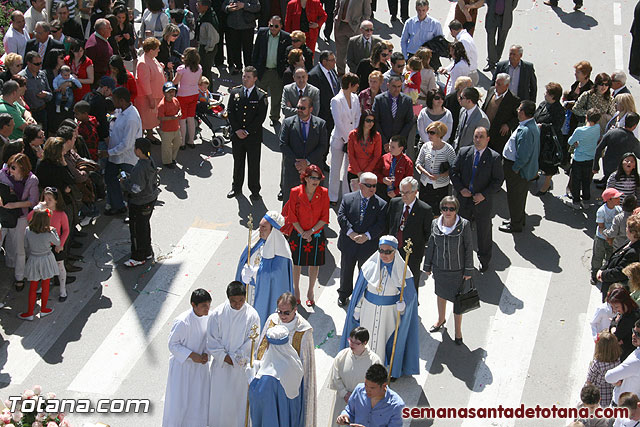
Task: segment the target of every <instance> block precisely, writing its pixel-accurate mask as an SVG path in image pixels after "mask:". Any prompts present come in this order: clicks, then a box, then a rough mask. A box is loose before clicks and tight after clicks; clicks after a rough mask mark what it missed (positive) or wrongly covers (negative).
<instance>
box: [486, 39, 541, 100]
mask: <svg viewBox="0 0 640 427" xmlns="http://www.w3.org/2000/svg"><path fill="white" fill-rule="evenodd" d="M523 53H524V49H523V48H522V46H520V45H518V44H514V45H512V46H511V47H510V48H509V60H508V61H500V62H498V65H496V72H495V74H494V76H493V81H492V83H493V84H495V82H496V77H497V76H498V74H501V73H505V74H508V75H509V77H510V79H511V84H510V85H509V90H510V91H511V93H512V94H513V95H515V96H517V97H518V98H519V99H520V101H533V102H536V95H537V93H538V79H537V78H536V70H534V69H533V64H532V63H531V62H527V61H523V60H522V54H523Z"/></svg>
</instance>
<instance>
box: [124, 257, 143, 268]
mask: <svg viewBox="0 0 640 427" xmlns="http://www.w3.org/2000/svg"><path fill="white" fill-rule="evenodd" d="M143 264H144V261H137V260H135V259H133V258H131V259H129V260H128V261H125V262H124V265H125V266H127V267H138V266H140V265H143Z"/></svg>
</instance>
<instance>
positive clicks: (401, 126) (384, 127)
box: [373, 91, 415, 144]
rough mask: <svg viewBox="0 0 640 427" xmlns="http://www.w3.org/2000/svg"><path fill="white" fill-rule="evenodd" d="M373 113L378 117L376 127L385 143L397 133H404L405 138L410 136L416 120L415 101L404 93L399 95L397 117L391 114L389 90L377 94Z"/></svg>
mask: <svg viewBox="0 0 640 427" xmlns="http://www.w3.org/2000/svg"><path fill="white" fill-rule="evenodd" d="M373 114H374V116H375V118H376V127H377V129H378V132H380V136H381V137H382V143H383V144H386V143H388V142H389V139H391V137H392V136H395V135H402V136H404V137H405V139H406V138H408V137H409V131H410V130H411V127H412V126H413V123H414V122H415V115H414V114H413V102H412V101H411V98H409V96H407V95H405V94H404V93H400V95H399V98H398V110H397V111H396V117H395V118H393V116H392V115H391V98H390V97H389V91H387V92H383V93H381V94H379V95H376V97H375V98H374V100H373ZM407 143H409V141H407Z"/></svg>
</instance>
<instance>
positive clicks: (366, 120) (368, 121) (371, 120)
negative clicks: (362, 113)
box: [364, 119, 376, 123]
mask: <svg viewBox="0 0 640 427" xmlns="http://www.w3.org/2000/svg"><path fill="white" fill-rule="evenodd" d="M364 121H365V123H373V122H375V121H376V119H364Z"/></svg>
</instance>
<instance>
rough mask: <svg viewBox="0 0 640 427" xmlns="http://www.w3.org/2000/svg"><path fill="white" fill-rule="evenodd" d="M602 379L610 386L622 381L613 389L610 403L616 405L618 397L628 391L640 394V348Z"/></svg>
mask: <svg viewBox="0 0 640 427" xmlns="http://www.w3.org/2000/svg"><path fill="white" fill-rule="evenodd" d="M604 379H605V381H607V382H608V383H610V384H614V383H617V382H618V381H620V380H622V385H620V386H616V387H614V389H613V399H612V401H613V402H614V403H616V404H617V403H618V399H620V395H621V394H622V393H624V392H627V391H630V392H632V393H635V394H640V348H636V349H635V350H634V352H633V353H631V354H630V355H629V356H627V358H626V359H624V362H622V363H621V364H619V365H618V366H616V367H615V368H613V369H609V370H608V371H607V373H606V374H604Z"/></svg>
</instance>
